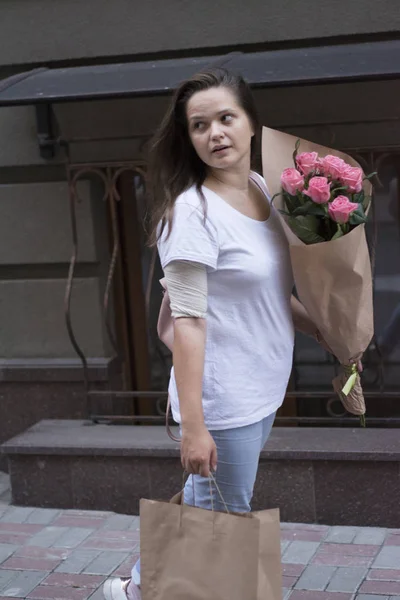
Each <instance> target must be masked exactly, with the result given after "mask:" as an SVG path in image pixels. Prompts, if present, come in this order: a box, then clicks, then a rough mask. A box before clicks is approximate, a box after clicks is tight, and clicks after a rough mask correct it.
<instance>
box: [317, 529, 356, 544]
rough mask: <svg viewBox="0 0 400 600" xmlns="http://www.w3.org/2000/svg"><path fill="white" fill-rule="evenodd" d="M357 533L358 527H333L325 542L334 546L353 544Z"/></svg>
mask: <svg viewBox="0 0 400 600" xmlns="http://www.w3.org/2000/svg"><path fill="white" fill-rule="evenodd" d="M357 532H358V528H357V527H331V528H330V530H329V533H328V535H327V536H326V538H325V541H326V542H333V543H334V544H351V543H352V541H353V540H354V538H355V537H356V535H357Z"/></svg>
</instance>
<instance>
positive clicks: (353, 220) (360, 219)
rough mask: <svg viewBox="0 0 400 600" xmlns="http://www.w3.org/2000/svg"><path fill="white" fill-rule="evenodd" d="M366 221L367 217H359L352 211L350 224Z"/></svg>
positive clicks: (359, 223)
mask: <svg viewBox="0 0 400 600" xmlns="http://www.w3.org/2000/svg"><path fill="white" fill-rule="evenodd" d="M366 222H367V218H366V217H361V216H360V215H358V214H357V213H356V212H353V214H352V215H351V217H350V219H349V223H350V225H361V224H362V223H366Z"/></svg>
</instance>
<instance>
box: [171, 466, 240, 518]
mask: <svg viewBox="0 0 400 600" xmlns="http://www.w3.org/2000/svg"><path fill="white" fill-rule="evenodd" d="M185 475H187V473H186V471H184V472H183V476H182V489H183V488H184V487H185ZM189 477H190V475H188V478H189ZM192 480H193V481H192V483H193V505H194V506H196V496H195V485H194V479H193V475H192ZM212 483H213V484H214V485H215V489H216V490H217V492H218V495H219V497H220V499H221V502H222V504H223V505H224V508H225V510H226V513H227V514H228V515H230V514H231V513H230V510H229V508H228V506H227V504H226V502H225V500H224V497H223V495H222V492H221V490H220V487H219V485H218V483H217V480H216V479H215V477H214V475H213V474H212V473H210V475H209V476H208V484H209V486H210V499H211V511H212V512H215V508H214V492H213V489H212V485H211V484H212Z"/></svg>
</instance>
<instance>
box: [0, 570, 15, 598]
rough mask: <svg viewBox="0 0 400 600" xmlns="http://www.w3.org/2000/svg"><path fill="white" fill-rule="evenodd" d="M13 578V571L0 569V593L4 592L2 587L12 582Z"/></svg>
mask: <svg viewBox="0 0 400 600" xmlns="http://www.w3.org/2000/svg"><path fill="white" fill-rule="evenodd" d="M14 577H15V571H8V570H6V569H0V593H1V592H2V591H3V590H4V587H5V586H7V584H8V583H9V582H10V581H12V579H14Z"/></svg>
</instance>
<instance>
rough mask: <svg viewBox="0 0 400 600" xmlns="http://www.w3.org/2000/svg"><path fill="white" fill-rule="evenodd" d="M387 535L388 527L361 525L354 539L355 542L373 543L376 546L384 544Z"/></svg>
mask: <svg viewBox="0 0 400 600" xmlns="http://www.w3.org/2000/svg"><path fill="white" fill-rule="evenodd" d="M386 535H387V529H383V528H380V527H361V528H360V529H359V531H358V533H357V535H356V537H355V538H354V540H353V544H372V545H375V546H382V544H383V543H384V541H385V538H386ZM399 537H400V536H399Z"/></svg>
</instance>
